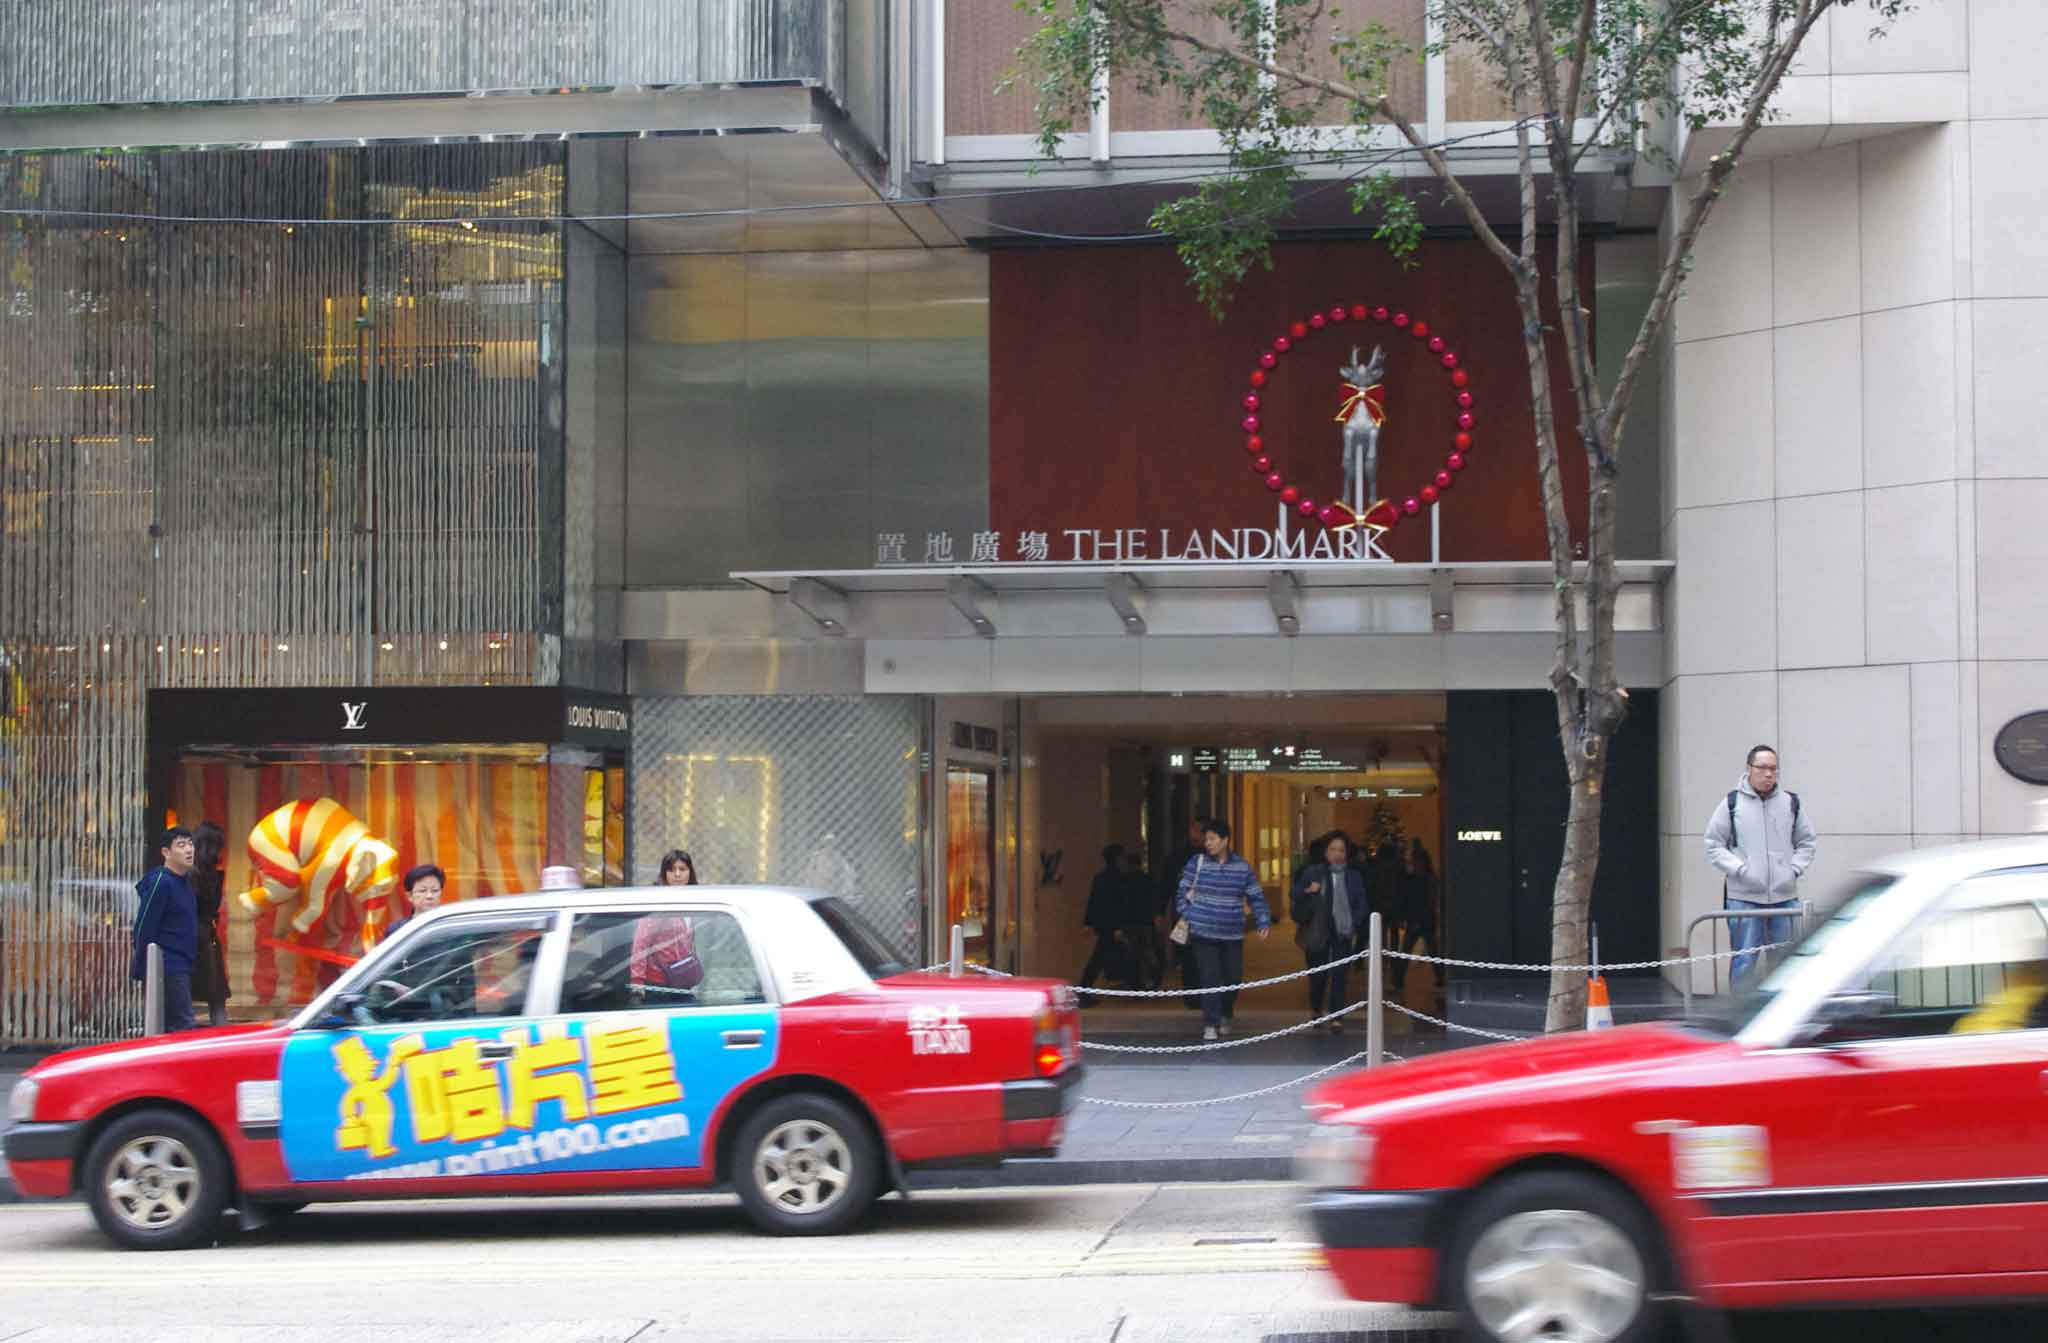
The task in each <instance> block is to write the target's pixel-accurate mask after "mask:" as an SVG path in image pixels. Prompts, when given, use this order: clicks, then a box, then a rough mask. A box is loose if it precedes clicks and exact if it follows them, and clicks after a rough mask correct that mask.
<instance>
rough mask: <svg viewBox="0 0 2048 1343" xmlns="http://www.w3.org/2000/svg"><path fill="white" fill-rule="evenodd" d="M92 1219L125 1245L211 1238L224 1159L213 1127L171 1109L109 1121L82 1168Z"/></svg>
mask: <svg viewBox="0 0 2048 1343" xmlns="http://www.w3.org/2000/svg"><path fill="white" fill-rule="evenodd" d="M81 1183H82V1184H83V1185H84V1187H85V1193H86V1198H87V1201H88V1202H89V1203H90V1204H91V1206H92V1216H93V1220H94V1221H96V1222H98V1223H99V1227H100V1230H101V1231H103V1232H105V1233H106V1234H107V1237H108V1239H110V1240H112V1241H113V1242H114V1243H115V1244H117V1245H120V1246H122V1247H123V1248H125V1249H130V1250H189V1249H191V1248H193V1247H194V1246H197V1245H204V1244H207V1243H208V1242H210V1241H211V1240H212V1239H213V1237H214V1235H215V1233H216V1232H217V1231H218V1230H219V1228H220V1221H221V1213H222V1210H223V1209H225V1208H226V1207H227V1201H228V1161H227V1157H226V1155H225V1154H224V1153H223V1152H222V1151H221V1149H220V1143H219V1142H218V1141H216V1140H215V1138H214V1136H213V1133H212V1132H211V1131H210V1130H209V1129H208V1128H207V1127H206V1126H205V1125H204V1124H201V1123H200V1122H199V1121H197V1120H195V1119H192V1118H191V1117H189V1116H187V1115H183V1114H179V1113H178V1112H177V1111H175V1110H142V1111H138V1112H137V1113H135V1114H131V1115H124V1116H122V1117H121V1118H120V1119H117V1120H115V1121H114V1122H113V1123H112V1124H110V1125H108V1126H107V1130H106V1131H105V1132H104V1133H102V1134H100V1136H99V1138H98V1140H97V1141H95V1142H94V1143H93V1145H92V1150H91V1151H90V1152H89V1153H87V1154H86V1158H85V1168H84V1171H83V1172H82V1175H81Z"/></svg>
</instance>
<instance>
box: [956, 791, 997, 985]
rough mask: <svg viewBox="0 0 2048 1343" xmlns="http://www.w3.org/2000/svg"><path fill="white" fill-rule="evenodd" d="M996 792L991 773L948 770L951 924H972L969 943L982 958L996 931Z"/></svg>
mask: <svg viewBox="0 0 2048 1343" xmlns="http://www.w3.org/2000/svg"><path fill="white" fill-rule="evenodd" d="M991 791H992V781H991V779H990V777H989V776H988V775H987V774H984V773H982V772H981V771H979V770H959V769H955V770H947V771H946V923H947V926H948V928H950V927H951V925H953V924H956V923H964V924H966V925H968V928H967V944H968V947H969V948H970V949H971V950H973V951H974V952H975V953H976V954H977V955H978V956H980V957H982V958H983V959H986V958H987V956H988V954H989V952H990V950H991V946H990V939H991V938H992V937H993V936H994V932H995V928H994V925H993V923H992V921H991V911H990V909H989V895H990V892H991V891H992V890H993V889H994V880H995V873H994V872H993V871H992V870H991V868H992V864H991V861H990V854H991V852H992V851H993V848H994V844H995V832H994V830H993V828H992V826H991V813H992V810H993V808H992V807H991V805H990V795H991ZM977 928H978V929H979V931H978V932H977V931H976V929H977Z"/></svg>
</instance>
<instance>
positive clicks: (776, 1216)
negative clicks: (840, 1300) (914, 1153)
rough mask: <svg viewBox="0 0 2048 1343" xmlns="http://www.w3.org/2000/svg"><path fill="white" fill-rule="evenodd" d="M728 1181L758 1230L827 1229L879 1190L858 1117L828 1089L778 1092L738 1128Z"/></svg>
mask: <svg viewBox="0 0 2048 1343" xmlns="http://www.w3.org/2000/svg"><path fill="white" fill-rule="evenodd" d="M734 1156H735V1160H734V1162H733V1184H734V1186H735V1187H736V1188H737V1189H738V1190H739V1196H740V1204H741V1206H743V1207H744V1208H745V1209H746V1210H747V1216H749V1217H751V1218H752V1219H753V1221H754V1224H755V1225H756V1226H758V1227H760V1228H761V1229H762V1230H763V1231H768V1232H772V1233H774V1234H776V1235H782V1236H829V1235H833V1234H835V1233H837V1232H840V1231H844V1230H846V1229H847V1228H848V1227H850V1226H852V1225H853V1224H854V1222H856V1221H858V1220H859V1219H860V1217H861V1216H862V1214H864V1213H866V1212H867V1210H868V1208H869V1206H870V1205H871V1204H873V1203H874V1201H875V1198H876V1196H877V1195H878V1193H879V1192H880V1189H881V1176H882V1159H881V1154H880V1153H879V1152H878V1151H877V1150H876V1147H875V1140H874V1138H873V1137H872V1136H871V1135H870V1134H869V1132H868V1126H867V1123H866V1121H865V1120H863V1119H862V1118H861V1117H860V1116H859V1115H857V1114H855V1113H854V1112H853V1111H852V1110H850V1109H848V1108H847V1107H846V1106H845V1105H843V1104H841V1103H840V1102H838V1101H836V1100H833V1099H831V1098H830V1097H829V1096H817V1095H811V1094H808V1093H805V1094H800V1095H795V1096H779V1097H777V1098H776V1099H774V1100H771V1101H769V1102H768V1103H767V1104H766V1105H763V1106H762V1107H761V1108H760V1109H759V1110H756V1111H755V1112H754V1114H753V1116H752V1117H751V1118H749V1119H748V1120H747V1122H746V1125H745V1127H743V1128H742V1129H741V1130H740V1136H739V1147H738V1149H737V1150H736V1152H735V1153H734Z"/></svg>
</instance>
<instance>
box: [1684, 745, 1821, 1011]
mask: <svg viewBox="0 0 2048 1343" xmlns="http://www.w3.org/2000/svg"><path fill="white" fill-rule="evenodd" d="M1706 839H1707V861H1708V862H1710V863H1712V864H1713V865H1714V866H1715V868H1717V869H1718V870H1719V871H1720V873H1721V876H1722V877H1723V878H1724V879H1725V881H1726V885H1725V886H1724V887H1723V888H1722V902H1723V904H1724V905H1725V906H1726V907H1727V908H1728V909H1730V910H1755V911H1762V912H1768V911H1771V910H1776V909H1784V908H1789V907H1790V906H1791V905H1792V903H1793V902H1794V901H1796V900H1797V899H1798V898H1799V879H1800V878H1801V877H1802V876H1804V875H1806V869H1807V868H1809V867H1811V866H1812V865H1813V853H1814V849H1815V847H1816V846H1817V844H1818V842H1819V838H1818V836H1817V835H1815V833H1814V829H1813V823H1812V822H1811V821H1809V820H1808V819H1807V818H1806V815H1805V809H1804V808H1803V807H1802V806H1801V804H1800V801H1799V794H1797V793H1794V792H1791V791H1789V790H1787V789H1783V788H1780V787H1779V786H1778V753H1777V751H1775V750H1773V749H1772V748H1771V747H1769V746H1757V747H1753V748H1751V750H1750V753H1749V761H1748V767H1747V768H1746V769H1744V770H1743V773H1742V780H1741V782H1740V783H1738V784H1736V786H1735V787H1734V788H1733V789H1732V790H1731V791H1730V792H1729V794H1728V796H1727V797H1726V798H1723V799H1721V800H1720V801H1719V802H1718V803H1717V804H1716V805H1715V807H1714V814H1713V815H1712V816H1710V817H1708V818H1707V836H1706ZM1792 925H1793V917H1792V915H1791V914H1790V913H1786V914H1784V915H1782V916H1771V917H1763V918H1742V919H1730V920H1729V921H1728V941H1729V945H1730V947H1731V948H1732V949H1733V950H1734V951H1735V952H1736V956H1735V961H1734V965H1733V966H1732V967H1731V968H1730V970H1729V976H1728V977H1729V982H1730V983H1731V984H1740V983H1742V981H1743V980H1745V979H1747V978H1748V976H1749V974H1750V971H1751V969H1752V968H1753V967H1754V966H1755V964H1756V953H1757V949H1758V948H1760V947H1764V946H1771V945H1775V944H1777V943H1780V942H1786V941H1789V940H1790V939H1791V937H1792V933H1793V927H1792Z"/></svg>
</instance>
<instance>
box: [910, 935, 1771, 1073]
mask: <svg viewBox="0 0 2048 1343" xmlns="http://www.w3.org/2000/svg"><path fill="white" fill-rule="evenodd" d="M1790 945H1791V943H1790V942H1772V943H1768V944H1765V945H1763V946H1756V947H1745V948H1742V949H1741V950H1736V949H1733V948H1731V949H1730V950H1727V951H1717V952H1712V953H1709V954H1707V955H1702V956H1671V957H1667V958H1665V959H1663V960H1656V961H1620V962H1616V963H1614V964H1610V965H1601V966H1597V967H1596V966H1592V965H1526V964H1519V963H1516V962H1513V961H1469V960H1459V959H1456V958H1453V957H1448V956H1417V955H1411V954H1409V953H1408V952H1403V951H1388V950H1380V951H1379V953H1378V954H1379V955H1381V956H1383V957H1387V958H1390V959H1393V960H1399V961H1409V962H1414V963H1418V964H1423V965H1438V966H1444V967H1447V968H1450V969H1457V970H1494V971H1507V972H1513V973H1521V974H1550V973H1554V972H1556V971H1560V970H1562V971H1565V972H1567V973H1571V974H1593V973H1605V972H1607V971H1623V970H1662V969H1667V968H1669V967H1671V966H1674V965H1694V964H1698V963H1700V962H1703V961H1725V960H1732V959H1734V958H1735V957H1737V956H1743V955H1760V954H1762V953H1764V952H1769V951H1777V950H1779V949H1780V948H1783V947H1787V946H1790ZM1374 951H1375V948H1373V947H1369V946H1368V947H1365V948H1363V949H1361V950H1359V951H1356V952H1354V953H1352V954H1351V955H1349V956H1345V957H1342V958H1340V959H1338V960H1334V961H1328V962H1326V963H1324V964H1322V965H1318V966H1315V967H1312V968H1308V969H1302V970H1296V971H1292V972H1290V973H1288V974H1284V975H1273V976H1271V977H1269V978H1266V979H1248V980H1245V981H1243V982H1242V983H1237V984H1221V985H1216V986H1213V987H1202V988H1185V987H1184V988H1177V989H1097V988H1082V987H1079V986H1076V988H1075V992H1077V993H1086V994H1091V995H1093V996H1095V997H1098V998H1126V999H1138V1000H1152V1001H1157V1000H1161V999H1168V998H1188V997H1199V996H1202V995H1204V994H1210V993H1236V992H1243V991H1245V990H1248V989H1263V988H1271V987H1272V986H1274V985H1276V984H1286V983H1289V982H1291V981H1293V980H1297V979H1307V978H1308V977H1309V976H1311V975H1320V974H1327V973H1328V972H1329V971H1331V970H1334V969H1336V968H1337V967H1339V966H1344V965H1352V964H1356V963H1357V962H1359V961H1363V960H1366V959H1368V958H1370V957H1371V956H1372V955H1373V954H1374ZM951 968H952V963H951V962H950V961H941V962H939V963H938V964H937V965H928V966H925V967H923V969H922V970H920V971H918V972H917V973H920V974H931V973H934V972H937V971H943V970H950V969H951ZM961 969H962V971H963V973H964V972H966V971H973V972H974V973H976V974H980V975H986V976H988V977H989V978H992V979H1012V978H1015V976H1013V975H1010V974H1008V973H1006V972H1005V971H1002V970H998V969H996V968H995V967H994V966H988V965H979V964H976V963H975V962H973V961H967V962H964V963H963V964H962V966H961ZM1368 1006H1370V1003H1369V1001H1367V1000H1363V999H1361V1000H1360V1001H1358V1002H1355V1003H1352V1004H1351V1005H1350V1006H1348V1007H1342V1008H1339V1009H1338V1010H1336V1011H1335V1012H1330V1013H1326V1014H1324V1015H1323V1016H1319V1017H1313V1018H1311V1019H1309V1020H1308V1021H1304V1022H1301V1023H1299V1024H1297V1025H1293V1026H1287V1027H1283V1028H1282V1029H1280V1030H1277V1031H1268V1032H1266V1033H1265V1034H1263V1035H1249V1036H1246V1037H1244V1038H1243V1039H1241V1040H1215V1041H1202V1042H1200V1043H1198V1044H1187V1045H1112V1044H1104V1043H1101V1042H1098V1041H1094V1040H1083V1041H1082V1042H1081V1047H1082V1048H1083V1049H1090V1050H1095V1051H1098V1052H1100V1053H1106V1054H1146V1055H1155V1056H1157V1055H1174V1054H1208V1053H1214V1052H1217V1051H1219V1050H1224V1049H1236V1048H1238V1047H1239V1046H1241V1045H1256V1044H1264V1043H1266V1042H1267V1041H1270V1040H1279V1039H1284V1038H1286V1037H1287V1036H1291V1035H1300V1034H1303V1033H1305V1032H1308V1031H1313V1030H1317V1029H1319V1028H1322V1027H1325V1026H1328V1025H1330V1024H1332V1023H1333V1022H1341V1021H1342V1020H1343V1018H1345V1017H1347V1016H1350V1015H1351V1014H1352V1013H1354V1012H1357V1011H1360V1010H1362V1009H1364V1008H1366V1007H1368ZM1382 1006H1385V1007H1390V1008H1392V1009H1393V1010H1394V1011H1396V1012H1398V1013H1400V1014H1401V1015H1402V1016H1404V1017H1407V1018H1409V1019H1410V1020H1413V1021H1419V1022H1422V1023H1424V1024H1426V1025H1430V1026H1436V1027H1439V1028H1440V1029H1442V1030H1444V1031H1445V1032H1447V1033H1456V1034H1459V1035H1470V1036H1476V1037H1478V1038H1480V1039H1483V1040H1501V1041H1508V1042H1515V1041H1520V1040H1528V1039H1533V1038H1536V1037H1535V1036H1532V1035H1529V1034H1519V1033H1513V1032H1508V1031H1489V1030H1483V1029H1481V1028H1480V1027H1477V1026H1462V1025H1459V1024H1458V1023H1457V1022H1454V1021H1447V1020H1445V1019H1444V1018H1442V1017H1436V1016H1431V1015H1430V1014H1429V1013H1427V1012H1418V1011H1416V1010H1415V1009H1414V1008H1412V1007H1409V1006H1407V1005H1406V1004H1405V1003H1397V1002H1392V1001H1385V1002H1383V1003H1382ZM1370 1053H1371V1050H1370V1049H1362V1050H1360V1051H1358V1052H1357V1053H1355V1054H1352V1055H1350V1056H1348V1057H1346V1058H1343V1059H1339V1060H1338V1061H1337V1062H1335V1063H1332V1064H1330V1065H1328V1066H1327V1067H1323V1068H1318V1069H1316V1070H1315V1071H1314V1072H1311V1073H1304V1074H1302V1075H1301V1076H1300V1077H1296V1078H1291V1079H1289V1080H1288V1081H1285V1082H1276V1083H1275V1084H1273V1085H1272V1086H1267V1087H1259V1088H1257V1089H1255V1090H1252V1091H1240V1092H1237V1093H1235V1094H1233V1095H1229V1096H1208V1097H1204V1098H1202V1099H1200V1100H1170V1101H1127V1100H1113V1099H1110V1098H1108V1097H1103V1096H1083V1097H1081V1103H1082V1104H1084V1105H1096V1106H1102V1107H1104V1108H1107V1109H1114V1110H1187V1109H1201V1108H1203V1107H1205V1106H1211V1105H1232V1104H1236V1103H1237V1102H1239V1101H1248V1100H1257V1099H1259V1098H1260V1097H1263V1096H1277V1095H1280V1094H1281V1093H1283V1092H1287V1091H1293V1090H1296V1089H1298V1088H1300V1087H1303V1086H1306V1085H1308V1084H1309V1083H1310V1082H1314V1081H1317V1080H1319V1079H1321V1078H1324V1077H1328V1076H1330V1075H1331V1074H1332V1073H1336V1072H1340V1071H1342V1070H1343V1069H1345V1068H1348V1067H1350V1066H1351V1065H1353V1064H1355V1063H1357V1062H1359V1061H1360V1060H1362V1059H1364V1058H1366V1057H1367V1056H1368V1055H1369V1054H1370ZM1380 1056H1381V1057H1382V1058H1383V1059H1385V1060H1386V1061H1387V1062H1389V1063H1405V1062H1407V1061H1408V1060H1407V1059H1406V1057H1405V1056H1403V1055H1400V1054H1397V1053H1395V1052H1394V1051H1392V1050H1390V1049H1386V1048H1384V1047H1383V1048H1382V1049H1381V1050H1380Z"/></svg>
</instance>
